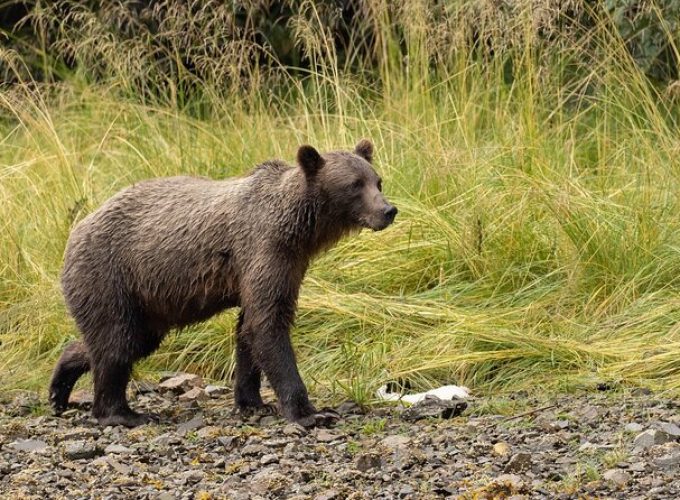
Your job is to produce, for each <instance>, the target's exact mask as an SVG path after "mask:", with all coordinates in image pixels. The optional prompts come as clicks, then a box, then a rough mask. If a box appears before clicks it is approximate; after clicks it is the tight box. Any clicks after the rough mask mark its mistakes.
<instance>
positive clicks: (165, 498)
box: [155, 491, 177, 500]
mask: <svg viewBox="0 0 680 500" xmlns="http://www.w3.org/2000/svg"><path fill="white" fill-rule="evenodd" d="M175 498H177V497H176V496H175V495H173V494H172V493H170V492H168V491H162V492H161V493H159V494H158V496H157V497H156V498H155V500H175Z"/></svg>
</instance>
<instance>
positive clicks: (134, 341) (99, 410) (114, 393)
mask: <svg viewBox="0 0 680 500" xmlns="http://www.w3.org/2000/svg"><path fill="white" fill-rule="evenodd" d="M107 333H108V335H110V337H109V338H110V339H111V341H110V342H109V343H108V344H107V345H100V346H99V348H98V349H96V350H95V349H94V348H91V349H90V356H91V360H92V373H93V378H94V403H93V405H92V415H93V416H94V417H95V418H96V419H97V420H98V421H99V424H100V425H104V426H106V425H123V426H125V427H136V426H138V425H143V424H146V423H149V422H150V421H152V420H156V417H155V416H154V415H150V414H140V413H137V412H136V411H134V410H132V409H131V408H130V406H129V405H128V402H127V396H126V394H125V392H126V389H127V385H128V382H129V381H130V374H131V373H132V365H133V363H134V362H135V361H137V360H138V359H140V358H142V357H144V356H147V355H148V354H150V353H151V352H153V351H154V350H155V348H156V347H158V343H159V341H157V340H156V339H157V337H155V336H153V335H150V334H147V332H143V331H137V330H134V331H131V332H129V333H128V331H127V330H122V331H121V330H115V329H114V330H110V331H109V332H107Z"/></svg>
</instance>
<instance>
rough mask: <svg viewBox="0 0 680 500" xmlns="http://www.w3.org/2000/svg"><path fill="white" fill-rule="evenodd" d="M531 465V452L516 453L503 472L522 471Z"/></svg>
mask: <svg viewBox="0 0 680 500" xmlns="http://www.w3.org/2000/svg"><path fill="white" fill-rule="evenodd" d="M530 467H531V455H530V454H529V453H515V454H514V455H513V456H512V457H510V460H509V461H508V463H507V464H505V467H504V468H503V472H507V473H515V472H522V471H525V470H527V469H529V468H530Z"/></svg>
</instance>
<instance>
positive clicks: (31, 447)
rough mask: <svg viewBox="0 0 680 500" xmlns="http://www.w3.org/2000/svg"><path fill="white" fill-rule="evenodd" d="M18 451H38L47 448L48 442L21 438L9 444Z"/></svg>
mask: <svg viewBox="0 0 680 500" xmlns="http://www.w3.org/2000/svg"><path fill="white" fill-rule="evenodd" d="M9 445H10V446H11V447H12V448H14V449H15V450H17V451H26V452H29V453H36V452H40V451H43V450H45V449H46V448H47V443H46V442H45V441H42V440H40V439H19V440H18V441H14V442H12V443H10V444H9Z"/></svg>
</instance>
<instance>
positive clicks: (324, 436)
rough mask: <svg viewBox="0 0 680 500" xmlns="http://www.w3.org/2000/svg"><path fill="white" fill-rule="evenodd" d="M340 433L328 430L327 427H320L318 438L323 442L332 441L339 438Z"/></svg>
mask: <svg viewBox="0 0 680 500" xmlns="http://www.w3.org/2000/svg"><path fill="white" fill-rule="evenodd" d="M338 437H339V436H338V435H337V434H334V433H332V432H329V431H327V430H326V429H319V430H318V431H317V433H316V440H317V441H320V442H322V443H330V442H331V441H335V440H336V439H338Z"/></svg>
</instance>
